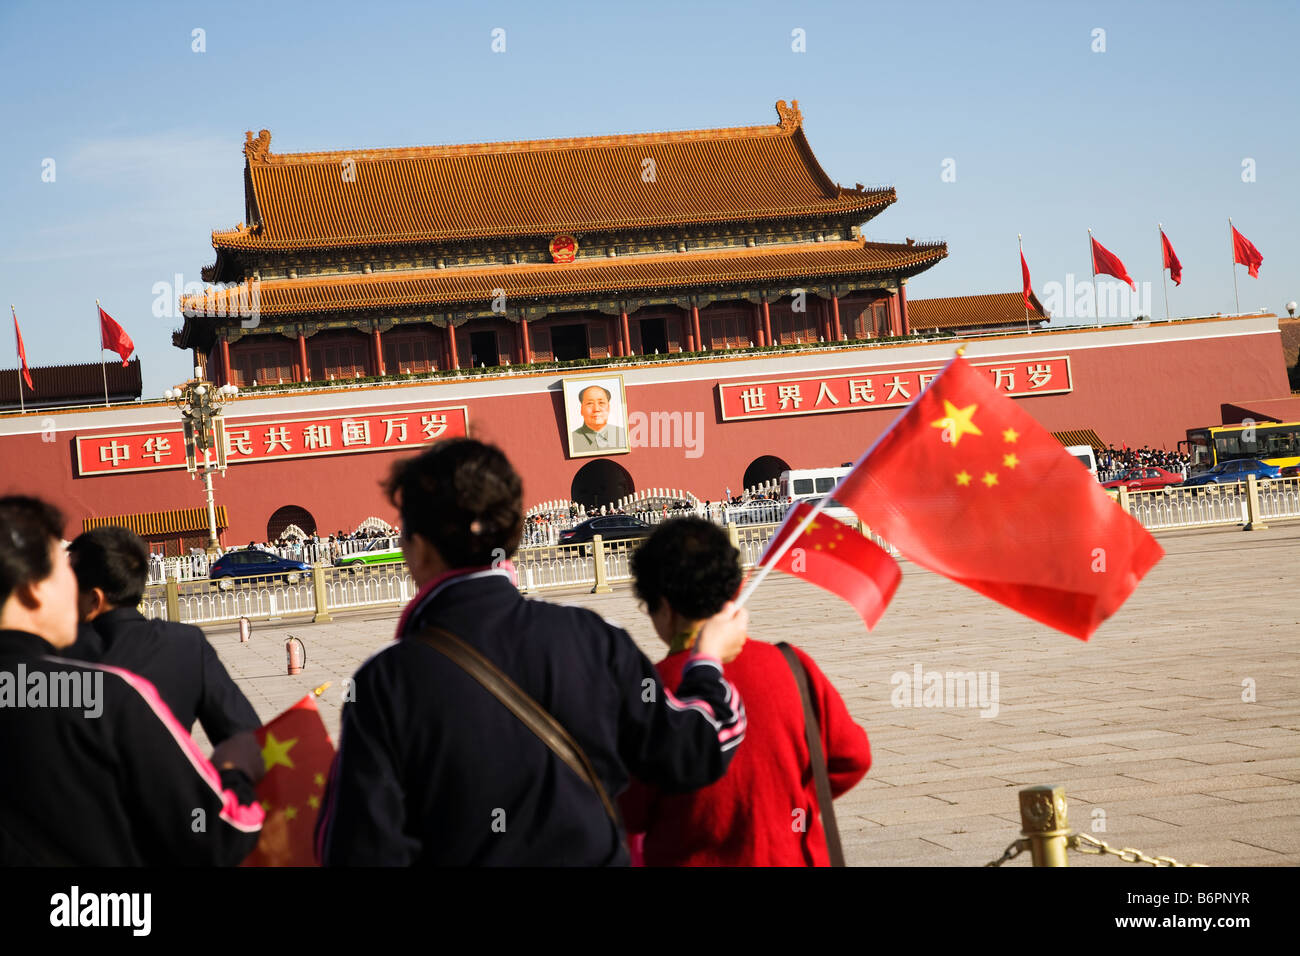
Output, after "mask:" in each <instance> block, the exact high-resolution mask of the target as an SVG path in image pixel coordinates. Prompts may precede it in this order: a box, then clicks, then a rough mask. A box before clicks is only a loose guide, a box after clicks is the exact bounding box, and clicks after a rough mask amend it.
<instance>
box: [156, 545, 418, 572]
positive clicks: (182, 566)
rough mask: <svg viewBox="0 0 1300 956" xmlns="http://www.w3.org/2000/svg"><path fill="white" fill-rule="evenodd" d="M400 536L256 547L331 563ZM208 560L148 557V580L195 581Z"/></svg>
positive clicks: (197, 555)
mask: <svg viewBox="0 0 1300 956" xmlns="http://www.w3.org/2000/svg"><path fill="white" fill-rule="evenodd" d="M400 546H401V545H400V544H399V538H398V537H397V536H396V535H390V536H389V537H385V538H345V539H343V540H341V541H335V542H333V543H332V544H331V543H330V542H329V541H322V542H321V543H320V544H316V543H314V542H306V541H304V542H302V543H299V544H293V545H288V546H284V547H281V546H278V545H277V546H271V545H266V546H262V545H258V546H257V550H259V551H266V552H269V553H271V554H275V555H278V556H279V557H282V558H287V559H289V560H291V561H303V562H306V563H307V564H320V563H321V562H322V561H324V562H330V561H333V560H334V559H335V558H339V557H345V556H347V555H349V554H359V553H362V552H365V551H383V550H388V549H389V548H397V547H400ZM240 550H243V549H241V548H227V549H226V551H225V553H226V554H229V553H230V552H231V551H240ZM208 570H209V561H208V556H207V555H206V554H204V553H203V552H201V551H199V552H196V553H194V554H189V555H184V556H182V557H171V558H161V559H151V560H150V562H149V583H150V584H162V583H163V582H164V581H166V580H167V579H168V578H177V579H178V580H181V581H195V580H198V579H200V578H206V577H207V576H208Z"/></svg>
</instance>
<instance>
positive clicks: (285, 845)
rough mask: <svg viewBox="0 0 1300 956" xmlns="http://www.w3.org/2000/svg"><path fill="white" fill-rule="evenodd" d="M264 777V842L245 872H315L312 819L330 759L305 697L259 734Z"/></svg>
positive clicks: (329, 746)
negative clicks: (293, 868)
mask: <svg viewBox="0 0 1300 956" xmlns="http://www.w3.org/2000/svg"><path fill="white" fill-rule="evenodd" d="M257 742H258V743H259V744H261V745H262V762H263V763H264V764H265V765H266V776H265V777H263V778H262V782H261V783H259V784H258V785H257V798H258V800H260V801H261V803H262V809H264V810H265V811H266V822H265V823H263V824H262V837H261V839H260V840H258V842H257V849H255V850H254V851H253V852H252V854H251V855H249V857H248V859H246V860H245V861H244V863H243V865H244V866H315V865H316V858H315V856H314V852H313V849H312V839H313V831H314V830H315V829H316V814H317V813H318V812H319V811H320V802H321V798H322V797H323V796H324V794H325V778H326V776H327V775H328V774H329V769H330V762H331V761H333V759H334V745H333V744H331V743H330V738H329V734H328V733H326V732H325V724H324V723H323V722H322V721H321V719H320V711H319V710H318V709H317V708H316V699H315V698H314V697H313V696H312V695H310V694H308V695H307V696H306V697H304V698H303V699H302V700H300V701H298V703H296V704H294V705H293V706H292V707H290V708H289V709H288V710H286V711H285V712H284V713H283V714H281V715H280V716H279V717H277V718H275V720H273V721H271V722H270V723H269V724H267V725H266V726H265V727H263V728H262V729H261V730H259V731H258V732H257Z"/></svg>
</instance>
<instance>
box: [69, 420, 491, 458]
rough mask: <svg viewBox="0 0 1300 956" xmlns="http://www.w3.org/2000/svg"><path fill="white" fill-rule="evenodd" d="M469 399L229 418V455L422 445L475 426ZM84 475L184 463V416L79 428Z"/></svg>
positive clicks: (321, 453)
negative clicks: (142, 426) (146, 424)
mask: <svg viewBox="0 0 1300 956" xmlns="http://www.w3.org/2000/svg"><path fill="white" fill-rule="evenodd" d="M468 425H469V412H468V410H467V408H466V406H464V405H455V406H449V407H446V408H426V409H402V410H400V411H383V412H373V413H370V414H365V415H336V416H330V417H326V418H294V419H271V420H267V421H256V422H254V421H245V420H241V419H239V418H229V419H226V420H225V435H226V458H227V462H228V463H229V464H231V465H238V464H241V463H244V462H258V461H276V460H279V459H281V458H315V457H320V456H324V455H350V454H353V453H355V452H365V451H388V450H393V449H400V448H409V449H416V448H419V447H420V446H421V445H426V444H428V443H429V442H431V441H437V440H438V439H440V438H454V437H460V436H464V435H465V434H467V433H468ZM77 465H78V468H79V474H82V475H106V474H118V473H122V472H128V471H162V470H165V469H168V468H184V467H185V439H184V437H183V436H182V434H181V426H180V423H177V424H176V425H175V426H174V427H173V426H160V427H159V428H156V429H154V430H152V431H139V432H130V433H126V434H115V435H78V436H77Z"/></svg>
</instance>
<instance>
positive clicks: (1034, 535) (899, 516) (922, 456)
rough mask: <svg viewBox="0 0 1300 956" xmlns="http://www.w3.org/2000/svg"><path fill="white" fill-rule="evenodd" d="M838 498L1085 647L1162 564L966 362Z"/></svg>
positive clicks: (945, 568) (942, 567)
mask: <svg viewBox="0 0 1300 956" xmlns="http://www.w3.org/2000/svg"><path fill="white" fill-rule="evenodd" d="M832 494H833V495H834V497H835V498H836V500H838V501H840V502H842V503H843V504H844V505H846V506H848V507H850V508H852V509H853V510H854V511H855V512H856V513H857V514H858V516H859V517H860V518H861V519H862V520H863V521H864V522H866V523H867V524H868V525H870V526H871V530H872V531H873V532H875V533H877V534H879V535H880V536H881V537H883V538H884V539H885V540H886V541H888V542H889V543H890V544H892V545H893V546H894V547H896V548H898V550H899V551H901V552H902V553H903V554H904V555H906V556H907V557H908V558H911V559H912V560H913V561H915V562H916V563H917V564H919V565H921V566H923V567H926V568H929V569H930V570H932V571H936V572H938V573H939V574H943V575H945V576H947V577H949V578H952V579H953V580H954V581H957V582H959V583H961V584H964V585H966V586H967V587H969V588H972V589H974V590H976V591H979V592H980V593H981V594H984V595H987V596H988V597H991V598H993V600H995V601H999V602H1001V603H1002V604H1005V605H1007V606H1008V607H1010V608H1013V609H1014V610H1017V611H1019V612H1020V613H1022V614H1024V615H1026V616H1028V617H1031V618H1033V619H1034V620H1036V621H1041V622H1042V623H1044V624H1047V625H1049V626H1051V627H1054V628H1057V629H1058V630H1061V631H1064V632H1065V633H1067V634H1071V635H1073V636H1074V637H1078V638H1081V639H1082V640H1087V639H1088V638H1089V637H1090V636H1091V635H1092V633H1093V631H1095V630H1096V629H1097V627H1098V626H1099V625H1100V624H1101V622H1102V621H1104V620H1106V618H1108V617H1110V615H1111V614H1113V613H1114V612H1115V611H1116V610H1117V609H1118V608H1119V606H1120V605H1121V604H1123V603H1124V601H1125V600H1126V599H1127V598H1128V596H1129V595H1130V594H1131V593H1132V592H1133V589H1134V588H1135V587H1137V584H1138V582H1139V581H1140V580H1142V577H1143V576H1144V575H1145V574H1146V573H1147V571H1149V570H1150V569H1151V567H1152V565H1154V564H1155V563H1156V562H1157V561H1158V560H1160V558H1161V557H1162V556H1163V555H1164V550H1163V549H1162V548H1161V547H1160V545H1159V544H1157V543H1156V541H1155V539H1154V538H1152V537H1151V535H1150V534H1149V533H1148V532H1147V530H1146V529H1145V528H1143V527H1142V525H1140V524H1139V523H1138V522H1137V521H1136V520H1134V519H1133V518H1132V517H1131V516H1130V515H1128V514H1126V513H1125V512H1124V511H1123V510H1122V509H1121V508H1120V507H1119V506H1118V505H1117V504H1116V503H1115V502H1114V501H1112V500H1111V498H1110V496H1109V495H1107V494H1106V492H1105V491H1104V490H1102V487H1101V486H1100V485H1099V484H1098V483H1097V481H1096V479H1095V478H1093V477H1092V476H1091V475H1090V474H1089V473H1088V471H1087V470H1086V469H1085V468H1083V467H1082V466H1080V464H1079V462H1078V461H1076V460H1075V459H1074V458H1073V457H1072V456H1071V455H1070V454H1068V453H1067V452H1066V451H1065V449H1064V448H1063V447H1062V445H1061V443H1060V442H1059V441H1057V440H1056V439H1055V438H1053V437H1052V435H1051V434H1050V433H1049V432H1048V431H1047V430H1046V429H1045V428H1043V426H1041V425H1040V424H1038V422H1037V421H1035V420H1034V418H1033V417H1032V416H1031V415H1030V414H1029V413H1028V412H1026V411H1025V410H1024V409H1023V408H1022V407H1021V406H1020V405H1019V404H1017V403H1016V402H1015V401H1014V400H1013V399H1011V398H1008V397H1007V396H1006V395H1004V394H1002V393H1001V392H999V391H997V390H995V389H994V388H993V385H992V383H991V382H990V381H989V379H988V376H987V375H986V374H984V373H983V372H981V371H979V370H977V369H975V368H973V367H972V366H971V365H970V364H969V363H967V362H966V361H965V360H964V359H961V358H955V359H953V360H952V362H950V363H949V364H948V365H947V366H946V367H945V369H944V370H943V372H941V373H940V374H939V376H938V377H937V378H936V379H935V380H934V381H933V382H932V383H931V384H930V387H929V388H927V389H926V390H925V391H924V392H922V393H921V394H920V395H919V396H918V397H917V398H916V400H915V401H914V402H913V403H912V404H911V406H909V407H908V409H907V411H906V412H904V413H903V415H902V416H900V417H899V419H898V420H897V421H895V422H894V424H893V426H891V428H890V429H889V431H888V432H886V433H885V434H884V435H883V436H882V437H881V438H880V440H879V441H878V442H877V443H876V445H875V446H874V448H873V449H872V451H871V452H870V453H869V454H868V455H867V456H866V457H864V459H863V460H862V461H860V462H859V463H858V464H857V466H855V467H854V469H853V471H851V472H850V473H849V474H848V475H847V476H845V478H844V479H843V481H841V483H840V485H839V486H838V487H837V488H836V489H835V490H834V491H833V492H832Z"/></svg>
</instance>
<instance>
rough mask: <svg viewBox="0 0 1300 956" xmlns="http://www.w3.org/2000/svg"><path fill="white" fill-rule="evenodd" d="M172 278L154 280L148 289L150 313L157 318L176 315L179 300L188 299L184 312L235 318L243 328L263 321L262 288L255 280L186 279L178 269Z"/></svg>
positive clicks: (170, 317) (179, 308) (171, 317)
mask: <svg viewBox="0 0 1300 956" xmlns="http://www.w3.org/2000/svg"><path fill="white" fill-rule="evenodd" d="M172 279H173V281H171V282H168V281H166V280H162V281H159V282H155V283H154V284H153V287H152V288H151V289H150V291H151V292H152V293H153V297H154V299H153V306H152V312H153V316H154V318H156V319H175V318H179V317H180V313H181V306H180V300H181V298H187V299H189V300H190V303H189V306H188V307H187V308H186V309H185V310H184V312H185V314H186V315H191V316H205V317H209V318H219V319H224V318H238V319H240V320H241V321H240V323H239V324H240V326H241V327H242V328H245V329H255V328H257V327H258V326H259V325H260V324H261V322H262V290H261V283H260V282H259V281H258V280H257V279H251V280H249V281H248V282H214V283H203V282H195V281H190V282H186V281H185V276H184V275H183V274H182V273H180V272H177V273H176V274H175V275H174V276H173V277H172ZM196 304H197V305H198V307H197V308H196V307H195V305H196Z"/></svg>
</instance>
